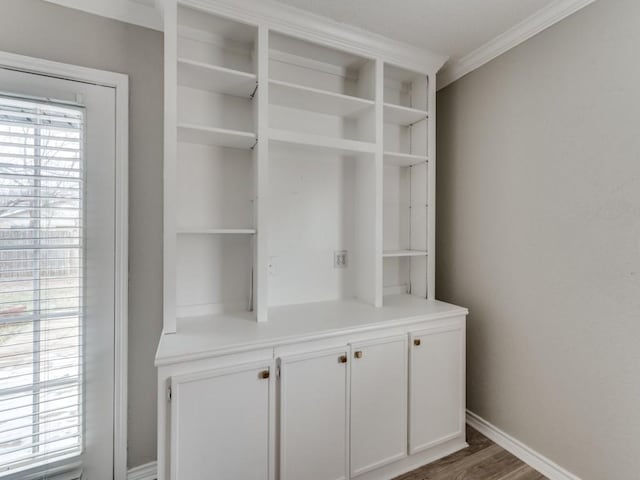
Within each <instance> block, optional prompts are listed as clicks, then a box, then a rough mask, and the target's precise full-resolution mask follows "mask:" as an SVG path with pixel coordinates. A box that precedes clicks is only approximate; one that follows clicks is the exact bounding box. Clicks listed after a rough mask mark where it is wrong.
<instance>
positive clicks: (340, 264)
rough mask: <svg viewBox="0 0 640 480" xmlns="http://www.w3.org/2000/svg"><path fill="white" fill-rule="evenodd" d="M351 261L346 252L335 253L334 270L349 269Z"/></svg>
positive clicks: (338, 251)
mask: <svg viewBox="0 0 640 480" xmlns="http://www.w3.org/2000/svg"><path fill="white" fill-rule="evenodd" d="M348 264H349V259H348V257H347V251H346V250H337V251H335V252H333V268H347V265H348Z"/></svg>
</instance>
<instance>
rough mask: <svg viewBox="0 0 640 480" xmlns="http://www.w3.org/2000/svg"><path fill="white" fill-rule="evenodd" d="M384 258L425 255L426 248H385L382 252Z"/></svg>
mask: <svg viewBox="0 0 640 480" xmlns="http://www.w3.org/2000/svg"><path fill="white" fill-rule="evenodd" d="M382 256H383V257H385V258H392V257H426V256H427V252H426V250H385V251H384V252H383V253H382Z"/></svg>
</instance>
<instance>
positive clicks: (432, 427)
mask: <svg viewBox="0 0 640 480" xmlns="http://www.w3.org/2000/svg"><path fill="white" fill-rule="evenodd" d="M464 345H465V339H464V323H463V321H460V322H456V324H454V325H452V326H447V327H442V328H437V329H430V330H421V331H415V332H412V333H411V334H410V347H409V348H410V354H409V362H410V364H409V369H410V370H409V371H410V375H409V454H414V453H416V452H419V451H422V450H425V449H428V448H430V447H432V446H434V445H437V444H440V443H443V442H446V441H448V440H450V439H452V438H455V437H457V436H460V435H462V434H463V429H464V404H465V399H464V395H465V385H464V378H465V375H464V374H465V351H464Z"/></svg>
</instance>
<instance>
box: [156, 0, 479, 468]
mask: <svg viewBox="0 0 640 480" xmlns="http://www.w3.org/2000/svg"><path fill="white" fill-rule="evenodd" d="M159 4H160V5H161V6H162V10H163V16H164V22H165V63H166V66H165V164H164V165H165V171H164V175H165V222H164V225H165V237H164V240H165V256H164V265H165V266H164V282H165V290H164V297H165V309H164V326H165V328H164V333H165V334H164V335H162V338H161V340H160V344H159V346H158V351H157V354H156V365H157V366H158V367H159V377H158V385H159V387H158V388H159V391H158V398H159V402H160V404H159V406H158V420H159V425H158V428H159V432H158V455H159V457H158V478H159V480H169V479H171V480H191V479H193V478H242V479H245V478H248V479H251V478H260V479H265V480H276V479H285V480H286V479H288V480H297V479H305V480H315V479H317V480H337V479H341V478H344V479H346V478H353V477H354V476H355V475H357V478H358V479H359V480H382V479H387V478H392V477H393V476H395V475H398V474H401V473H403V472H405V471H407V470H408V469H410V468H414V467H416V466H418V465H419V464H420V463H419V462H425V461H428V460H433V459H436V458H439V457H441V456H443V455H445V454H448V453H451V452H453V451H455V450H457V449H460V448H462V447H463V446H464V445H465V443H464V432H463V431H461V432H458V434H457V435H453V436H451V435H449V437H447V438H448V439H444V440H443V439H442V435H441V433H442V432H443V431H444V430H446V427H447V425H445V424H444V422H445V420H441V419H440V417H439V415H440V412H439V410H437V409H433V408H431V406H429V408H427V409H426V411H424V412H420V413H421V414H422V415H423V418H420V417H416V418H418V420H419V424H420V422H422V423H425V424H429V428H433V426H434V425H435V427H436V430H435V432H436V434H437V435H439V436H440V437H439V438H437V439H436V440H433V442H435V443H433V446H432V447H424V448H425V450H420V448H422V446H423V445H422V446H419V447H418V448H417V449H415V451H416V453H414V454H412V455H409V456H407V455H408V452H407V448H408V432H409V428H410V427H409V419H410V418H411V417H410V415H408V408H409V407H408V398H409V397H410V392H412V390H411V388H412V387H411V385H410V383H409V378H408V370H407V368H408V363H409V360H408V359H409V355H410V352H411V355H413V346H412V345H411V344H408V343H407V341H408V340H409V339H410V334H411V332H417V331H423V330H427V329H432V328H445V327H446V328H448V329H449V330H451V329H452V328H453V327H452V326H455V327H456V328H457V327H458V326H460V325H461V326H462V327H461V328H463V325H464V316H465V315H466V313H467V311H466V309H463V308H459V307H455V306H452V305H448V304H445V303H442V302H437V301H435V300H434V292H435V290H434V284H433V280H434V265H435V264H434V261H433V255H434V250H433V248H434V245H435V221H434V218H435V217H434V215H433V213H434V210H433V208H434V203H435V202H434V200H435V175H434V170H433V168H435V150H434V142H435V81H433V79H435V74H436V72H437V70H438V68H439V67H440V66H441V65H442V62H443V59H442V58H440V57H439V56H434V55H433V54H431V53H430V52H426V51H420V52H418V51H416V50H415V49H414V48H412V47H409V46H403V47H402V48H400V46H399V45H397V44H394V43H392V42H386V41H380V39H377V37H376V39H374V38H373V37H371V38H370V37H366V39H365V37H364V36H359V35H356V34H355V33H354V31H351V30H348V29H345V30H343V29H342V28H340V27H338V26H336V25H334V24H330V23H327V24H325V23H324V21H321V20H318V19H316V20H315V21H317V23H314V22H311V19H310V18H307V17H304V18H303V17H298V16H296V15H294V14H293V13H292V12H291V11H290V10H287V9H284V8H280V7H278V6H277V5H275V4H274V5H272V6H271V7H270V8H269V9H264V8H263V7H262V6H261V5H260V4H258V3H253V2H251V1H249V0H248V1H247V2H231V1H230V0H179V1H176V0H159ZM250 6H251V7H252V8H249V7H250ZM342 251H346V252H347V264H346V266H345V268H336V266H335V265H334V256H335V254H336V252H342ZM430 333H433V332H431V331H430ZM420 335H422V333H421V334H420ZM425 335H426V334H425ZM445 338H448V337H445ZM459 338H460V339H462V341H463V339H464V337H463V336H460V337H459ZM436 343H437V342H436ZM440 343H441V344H440V347H441V354H442V356H443V357H445V356H447V355H448V357H447V361H448V360H449V357H451V358H453V357H454V356H456V355H460V354H461V352H462V350H460V348H461V347H460V345H452V344H450V342H447V341H443V342H440ZM449 349H452V350H455V352H453V351H451V352H450V351H449ZM456 349H457V350H456ZM356 351H362V352H363V356H362V357H361V358H359V359H356V358H354V357H353V353H355V352H356ZM435 351H438V350H435ZM462 353H463V352H462ZM342 355H346V356H347V363H339V362H338V358H339V357H340V356H342ZM258 360H259V361H260V362H262V363H259V364H256V363H255V361H258ZM427 360H429V359H427ZM276 361H277V362H279V366H280V369H281V370H280V374H281V376H280V378H278V379H276V372H275V371H273V370H272V372H271V373H272V375H271V378H270V379H263V380H259V379H258V378H257V377H258V373H259V372H258V371H259V370H260V368H263V366H267V367H268V366H270V365H273V364H274V362H276ZM421 361H422V360H421V359H420V358H417V357H416V358H415V359H414V358H413V357H412V363H411V365H413V367H412V368H413V369H414V370H412V375H413V372H415V371H418V370H424V371H426V372H427V373H429V372H432V371H433V370H432V368H433V367H432V365H431V364H430V363H429V361H427V362H426V364H425V365H422V363H421ZM252 362H253V363H252ZM355 362H359V363H355ZM416 362H417V363H416ZM247 363H250V365H249V366H247ZM456 365H458V366H462V365H463V363H458V364H456ZM454 367H455V365H454ZM454 367H452V368H448V367H446V368H445V369H444V370H442V372H443V373H442V374H437V373H436V374H434V377H433V378H434V380H435V381H437V382H441V384H442V386H444V387H445V388H446V387H449V388H452V387H451V385H452V384H453V383H455V384H456V385H459V386H460V390H459V391H458V393H460V392H463V383H464V378H463V377H462V375H463V374H464V369H462V370H460V369H457V370H456V369H455V368H454ZM437 372H439V371H437ZM438 375H439V376H438ZM448 376H455V378H449V381H450V382H452V383H451V384H447V383H446V379H447V378H448ZM168 385H173V386H174V397H173V399H172V401H171V402H167V399H166V387H167V386H168ZM420 388H423V387H422V386H421V384H419V383H418V391H421V390H420ZM276 391H277V392H278V396H277V400H278V402H276ZM443 395H445V394H443ZM446 395H448V396H449V397H453V396H455V395H456V392H454V391H453V390H450V391H448V393H446ZM434 398H435V400H434ZM461 398H462V397H461ZM196 399H198V400H196ZM438 399H439V397H437V396H436V397H433V396H432V397H430V401H432V404H431V405H434V406H437V407H438V408H440V405H439V404H438V401H439V400H438ZM463 407H464V404H463V403H458V404H456V405H454V406H449V407H448V408H450V409H453V408H457V409H459V410H460V415H462V412H463ZM412 408H413V410H416V409H417V408H418V407H416V406H415V405H413V406H412ZM221 412H223V413H225V414H224V415H222V414H221ZM443 418H445V419H446V418H448V413H445V415H444V417H443ZM236 425H239V426H240V430H238V429H237V428H236ZM249 426H252V427H251V428H254V427H255V431H254V433H247V431H248V429H249ZM275 426H279V428H275ZM433 431H434V430H429V429H426V430H424V429H422V430H420V429H419V430H415V431H414V434H415V435H417V436H418V437H419V436H420V435H424V436H425V438H426V437H427V436H428V435H433V433H432V432H433ZM421 432H422V433H421ZM424 432H427V433H424ZM430 432H431V433H430ZM445 433H446V432H445ZM449 433H450V432H449ZM445 437H446V435H445ZM428 440H429V439H428ZM420 441H422V440H420ZM429 441H431V440H429ZM414 443H415V442H414ZM276 445H277V446H278V448H273V447H275V446H276ZM418 450H420V451H419V452H418ZM254 455H255V458H254ZM223 460H224V461H223Z"/></svg>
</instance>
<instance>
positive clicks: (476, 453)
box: [394, 426, 548, 480]
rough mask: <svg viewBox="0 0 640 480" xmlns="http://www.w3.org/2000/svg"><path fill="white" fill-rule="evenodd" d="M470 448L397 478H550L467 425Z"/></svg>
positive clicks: (411, 479)
mask: <svg viewBox="0 0 640 480" xmlns="http://www.w3.org/2000/svg"><path fill="white" fill-rule="evenodd" d="M466 433H467V443H469V447H468V448H465V449H464V450H460V451H459V452H456V453H454V454H452V455H449V456H448V457H445V458H442V459H440V460H438V461H436V462H434V463H431V464H429V465H425V466H423V467H420V468H417V469H416V470H412V471H411V472H407V473H405V474H404V475H401V476H399V477H396V478H395V479H394V480H548V479H547V478H546V477H545V476H543V475H542V474H540V473H539V472H537V471H536V470H534V469H533V468H531V467H530V466H528V465H526V464H525V463H523V462H522V461H521V460H519V459H518V458H516V457H515V456H513V455H512V454H511V453H509V452H507V451H506V450H504V449H503V448H502V447H500V446H498V445H496V444H495V443H493V442H492V441H491V440H489V439H488V438H487V437H485V436H484V435H482V434H481V433H480V432H478V431H476V430H474V429H473V428H471V427H469V426H467V432H466Z"/></svg>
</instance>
